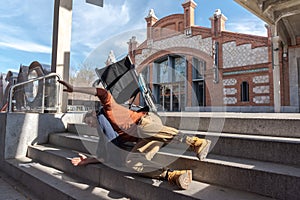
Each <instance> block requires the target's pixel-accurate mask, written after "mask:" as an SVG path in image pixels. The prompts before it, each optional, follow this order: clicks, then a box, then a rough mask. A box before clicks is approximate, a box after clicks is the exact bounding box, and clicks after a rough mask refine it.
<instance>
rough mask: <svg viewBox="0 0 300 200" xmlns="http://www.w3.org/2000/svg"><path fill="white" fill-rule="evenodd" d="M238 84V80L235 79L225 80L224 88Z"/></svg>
mask: <svg viewBox="0 0 300 200" xmlns="http://www.w3.org/2000/svg"><path fill="white" fill-rule="evenodd" d="M236 83H237V80H236V79H234V78H231V79H223V86H230V85H235V84H236Z"/></svg>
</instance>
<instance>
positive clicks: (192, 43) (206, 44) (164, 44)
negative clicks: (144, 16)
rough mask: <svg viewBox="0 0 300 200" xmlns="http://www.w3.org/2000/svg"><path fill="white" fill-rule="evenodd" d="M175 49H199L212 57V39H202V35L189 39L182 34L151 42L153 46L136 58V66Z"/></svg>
mask: <svg viewBox="0 0 300 200" xmlns="http://www.w3.org/2000/svg"><path fill="white" fill-rule="evenodd" d="M174 47H185V48H191V49H197V50H199V51H202V52H204V53H206V54H208V55H210V56H212V38H205V39H202V37H201V35H198V36H194V37H187V36H186V35H185V34H181V35H177V36H174V37H170V38H167V39H164V40H160V41H155V42H151V46H148V48H147V49H146V48H145V49H143V50H142V53H141V54H138V55H136V56H135V62H136V65H139V64H140V63H142V62H143V61H144V60H145V59H147V58H148V57H150V56H151V55H153V54H154V53H156V52H158V51H161V50H165V49H169V48H174ZM170 53H172V52H170Z"/></svg>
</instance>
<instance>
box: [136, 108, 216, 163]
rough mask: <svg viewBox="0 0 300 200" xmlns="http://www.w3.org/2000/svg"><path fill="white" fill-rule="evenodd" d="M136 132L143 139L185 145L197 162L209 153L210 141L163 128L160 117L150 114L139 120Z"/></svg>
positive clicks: (170, 128)
mask: <svg viewBox="0 0 300 200" xmlns="http://www.w3.org/2000/svg"><path fill="white" fill-rule="evenodd" d="M138 130H139V135H140V136H142V137H144V138H154V139H158V140H161V141H164V142H166V143H168V142H170V141H172V140H174V141H179V142H183V143H186V144H187V145H189V147H191V149H192V150H193V151H194V152H195V153H196V155H197V157H198V159H199V160H203V159H205V158H206V156H207V154H208V152H209V147H210V144H211V141H210V140H207V139H200V138H198V137H195V136H194V137H193V136H187V135H184V134H183V133H182V132H180V131H179V130H177V129H175V128H172V127H168V126H164V125H163V124H162V121H161V119H160V117H159V116H157V115H155V114H154V113H151V112H149V113H148V114H147V115H145V116H144V117H143V118H142V119H141V122H140V124H139V128H138Z"/></svg>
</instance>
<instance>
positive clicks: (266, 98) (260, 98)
mask: <svg viewBox="0 0 300 200" xmlns="http://www.w3.org/2000/svg"><path fill="white" fill-rule="evenodd" d="M253 102H254V103H256V104H268V103H270V96H255V97H254V98H253Z"/></svg>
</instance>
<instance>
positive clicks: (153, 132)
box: [126, 113, 179, 179]
mask: <svg viewBox="0 0 300 200" xmlns="http://www.w3.org/2000/svg"><path fill="white" fill-rule="evenodd" d="M178 132H179V131H178V130H177V129H175V128H172V127H168V126H164V125H163V124H162V121H161V119H160V117H159V116H157V115H156V114H154V113H148V114H146V115H145V116H143V117H142V119H141V121H140V124H139V125H138V135H139V137H140V138H141V140H140V141H139V142H138V143H137V144H136V145H135V146H134V148H133V149H132V151H131V152H130V153H129V154H128V156H127V158H126V166H127V167H129V168H131V169H133V170H134V171H136V172H139V173H141V174H143V175H144V176H147V177H151V178H158V179H161V178H164V177H165V176H166V173H167V168H166V167H165V166H163V165H162V164H160V163H157V162H154V161H152V159H153V157H154V155H155V154H156V153H157V152H158V151H159V149H160V148H161V147H162V146H163V145H164V144H166V143H169V142H170V141H171V140H172V139H173V138H174V137H175V136H176V135H177V134H178Z"/></svg>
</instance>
